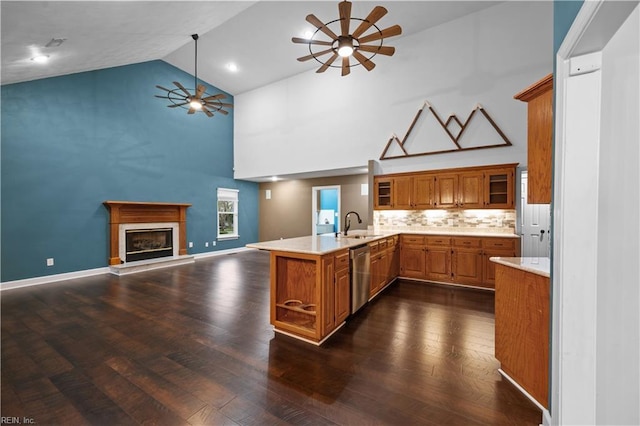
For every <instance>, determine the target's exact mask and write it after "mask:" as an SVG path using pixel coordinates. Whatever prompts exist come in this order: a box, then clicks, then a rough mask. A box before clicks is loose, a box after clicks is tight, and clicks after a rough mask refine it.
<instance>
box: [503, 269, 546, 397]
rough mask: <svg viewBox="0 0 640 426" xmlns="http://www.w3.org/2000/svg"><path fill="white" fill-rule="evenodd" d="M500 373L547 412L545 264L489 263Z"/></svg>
mask: <svg viewBox="0 0 640 426" xmlns="http://www.w3.org/2000/svg"><path fill="white" fill-rule="evenodd" d="M491 260H492V261H493V262H495V263H496V266H495V271H496V279H495V282H496V284H495V287H496V289H495V291H496V293H495V324H496V325H495V356H496V358H497V359H498V361H500V365H501V370H500V372H501V373H502V374H503V375H505V376H507V377H508V378H509V379H510V380H511V381H514V382H516V383H517V384H518V385H519V386H520V387H521V388H522V389H524V390H525V391H526V392H527V394H528V395H527V396H528V397H530V398H532V399H533V400H534V401H535V402H536V403H537V404H539V405H540V406H542V407H544V408H546V409H548V408H549V309H550V307H549V295H550V293H549V291H550V289H549V267H550V264H549V259H548V258H520V257H507V258H504V257H492V258H491Z"/></svg>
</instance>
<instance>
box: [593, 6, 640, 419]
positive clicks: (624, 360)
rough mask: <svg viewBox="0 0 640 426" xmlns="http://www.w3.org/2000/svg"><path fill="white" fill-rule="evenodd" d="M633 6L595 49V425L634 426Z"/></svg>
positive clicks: (639, 392)
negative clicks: (598, 70) (598, 52)
mask: <svg viewBox="0 0 640 426" xmlns="http://www.w3.org/2000/svg"><path fill="white" fill-rule="evenodd" d="M639 53H640V7H636V9H635V12H634V13H633V14H632V15H631V16H630V17H629V18H628V19H627V20H626V22H625V23H624V25H623V26H622V27H621V28H620V29H619V30H618V32H617V33H616V34H615V35H614V36H613V37H612V38H611V40H610V41H609V43H608V44H607V46H606V47H605V48H604V49H603V50H602V100H601V102H602V104H601V114H602V116H601V122H602V127H601V131H600V153H599V154H600V157H599V160H600V162H599V168H600V172H599V181H598V213H597V214H598V236H597V238H598V264H597V269H598V276H597V281H598V288H597V312H596V317H597V318H598V323H597V328H596V335H597V345H596V376H595V378H596V384H597V394H596V407H595V409H596V423H597V424H640V406H639V405H640V404H639V403H640V314H639V312H640V305H639V300H640V286H639V285H638V277H640V244H639V237H640V220H639V218H640V173H639V172H638V169H639V168H640V143H639V141H640V127H639V126H640V124H639V121H638V117H640V56H639Z"/></svg>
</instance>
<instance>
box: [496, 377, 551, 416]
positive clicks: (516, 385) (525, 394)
mask: <svg viewBox="0 0 640 426" xmlns="http://www.w3.org/2000/svg"><path fill="white" fill-rule="evenodd" d="M498 373H500V374H501V375H502V377H504V378H505V379H507V380H508V381H509V382H511V384H512V385H513V386H515V387H516V388H517V389H518V390H519V391H520V392H522V394H523V395H524V396H526V397H527V398H529V400H531V402H533V403H534V404H535V405H536V407H538V408H539V409H540V411H542V417H543V418H542V419H540V420H544V413H545V411H547V409H546V408H544V407H543V406H542V404H540V403H539V402H538V401H537V400H536V399H535V398H534V397H533V396H531V394H530V393H529V392H527V391H526V390H525V388H523V387H522V386H520V384H519V383H518V382H516V381H515V380H514V379H513V378H512V377H511V376H509V375H508V374H507V373H505V372H504V370H503V369H502V368H498Z"/></svg>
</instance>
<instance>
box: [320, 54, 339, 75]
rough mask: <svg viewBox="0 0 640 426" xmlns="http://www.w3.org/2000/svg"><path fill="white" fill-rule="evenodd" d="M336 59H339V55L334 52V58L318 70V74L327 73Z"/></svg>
mask: <svg viewBox="0 0 640 426" xmlns="http://www.w3.org/2000/svg"><path fill="white" fill-rule="evenodd" d="M336 59H338V54H337V53H335V52H334V54H333V56H331V57H330V58H329V60H328V61H327V62H325V63H324V64H323V65H322V66H321V67H320V68H318V70H317V71H316V72H325V71H326V70H327V68H329V67H330V66H331V64H332V63H333V62H334V61H335V60H336Z"/></svg>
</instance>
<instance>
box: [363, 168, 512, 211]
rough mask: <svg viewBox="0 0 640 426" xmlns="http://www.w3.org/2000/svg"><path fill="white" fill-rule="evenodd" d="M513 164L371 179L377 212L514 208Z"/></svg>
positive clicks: (402, 174) (412, 173)
mask: <svg viewBox="0 0 640 426" xmlns="http://www.w3.org/2000/svg"><path fill="white" fill-rule="evenodd" d="M515 169H516V164H504V165H498V166H482V167H466V168H461V169H447V170H431V171H425V172H411V173H401V174H394V175H385V176H376V177H375V178H374V187H375V189H374V208H375V209H377V210H383V209H393V210H428V209H513V208H515V183H514V182H515V181H514V176H515Z"/></svg>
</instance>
